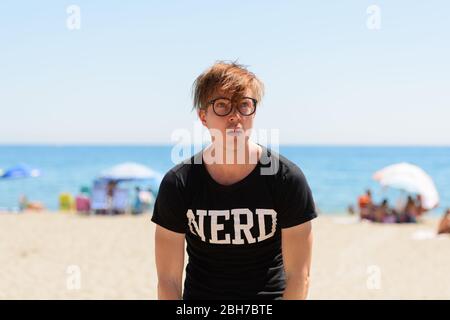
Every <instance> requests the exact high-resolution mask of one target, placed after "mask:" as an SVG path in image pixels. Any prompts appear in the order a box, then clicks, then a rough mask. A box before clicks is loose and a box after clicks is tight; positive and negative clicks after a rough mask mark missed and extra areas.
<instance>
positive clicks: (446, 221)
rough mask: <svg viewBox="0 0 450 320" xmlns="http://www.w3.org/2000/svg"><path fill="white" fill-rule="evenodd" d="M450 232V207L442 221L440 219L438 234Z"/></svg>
mask: <svg viewBox="0 0 450 320" xmlns="http://www.w3.org/2000/svg"><path fill="white" fill-rule="evenodd" d="M442 233H450V209H447V211H445V213H444V216H443V217H442V219H441V221H439V226H438V234H442Z"/></svg>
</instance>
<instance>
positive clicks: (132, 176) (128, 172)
mask: <svg viewBox="0 0 450 320" xmlns="http://www.w3.org/2000/svg"><path fill="white" fill-rule="evenodd" d="M99 178H100V179H103V180H112V181H117V182H121V181H134V180H152V181H155V182H158V183H159V182H161V180H162V176H161V174H160V173H158V172H156V171H154V170H152V169H150V168H149V167H146V166H144V165H142V164H139V163H134V162H125V163H121V164H118V165H116V166H114V167H111V168H109V169H106V170H104V171H102V172H101V173H100V176H99Z"/></svg>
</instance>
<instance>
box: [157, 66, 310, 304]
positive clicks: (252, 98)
mask: <svg viewBox="0 0 450 320" xmlns="http://www.w3.org/2000/svg"><path fill="white" fill-rule="evenodd" d="M262 95H263V84H262V82H261V81H260V80H259V79H258V78H257V77H256V76H255V75H254V74H253V73H251V72H250V71H248V70H247V69H246V67H244V66H242V65H239V64H237V63H234V62H231V63H228V62H217V63H215V64H214V65H213V66H211V67H210V68H209V69H207V70H206V71H205V72H203V73H202V74H201V75H200V76H199V77H198V78H197V79H196V81H195V82H194V86H193V96H194V108H195V110H196V112H197V115H198V118H199V119H200V121H201V123H202V124H203V125H204V126H205V127H206V128H208V130H209V133H210V134H211V144H210V145H209V146H207V147H206V148H204V149H203V150H201V151H200V152H198V153H197V154H195V155H194V156H192V157H190V158H189V159H186V160H185V161H183V162H182V163H180V164H178V165H176V166H175V167H173V168H172V169H171V170H169V171H168V172H167V173H166V174H165V176H164V178H163V180H162V182H161V185H160V188H159V192H158V195H157V198H156V203H155V206H154V211H153V216H152V221H153V222H154V223H156V224H157V225H156V231H155V258H156V267H157V274H158V298H159V299H185V300H193V299H194V300H198V299H305V298H306V297H307V293H308V286H309V274H310V264H311V251H312V225H311V220H312V219H314V218H315V217H316V216H317V213H316V209H315V205H314V201H313V197H312V193H311V190H310V187H309V186H308V183H307V180H306V178H305V176H304V174H303V173H302V171H301V170H300V168H299V167H298V166H297V165H295V164H294V163H293V162H291V161H289V160H288V159H286V158H285V157H283V156H282V155H280V154H278V153H276V152H273V151H272V150H271V149H270V148H268V147H265V146H262V145H259V144H257V143H255V142H253V141H251V140H250V139H249V137H250V132H251V129H252V127H253V121H254V119H255V115H256V111H257V107H258V105H259V103H260V102H261V97H262ZM185 241H186V243H187V253H188V256H189V260H188V264H187V267H186V270H185V272H186V279H185V281H184V286H183V285H182V275H183V270H184V255H185Z"/></svg>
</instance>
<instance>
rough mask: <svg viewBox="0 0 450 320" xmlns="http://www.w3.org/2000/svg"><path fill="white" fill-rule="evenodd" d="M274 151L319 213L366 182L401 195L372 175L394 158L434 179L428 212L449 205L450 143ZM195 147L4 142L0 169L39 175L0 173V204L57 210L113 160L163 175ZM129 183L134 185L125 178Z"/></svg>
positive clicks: (378, 196) (347, 200)
mask: <svg viewBox="0 0 450 320" xmlns="http://www.w3.org/2000/svg"><path fill="white" fill-rule="evenodd" d="M278 151H279V153H280V154H282V155H283V156H285V157H287V158H288V159H289V160H291V161H292V162H294V163H295V164H297V165H298V166H299V167H300V168H301V169H302V171H303V172H304V174H305V175H306V178H307V180H308V182H309V185H310V187H311V190H312V192H313V196H314V200H315V202H316V205H317V207H318V209H319V211H320V213H322V214H344V213H346V211H347V208H348V206H349V205H352V204H353V205H355V204H356V199H357V197H358V196H359V195H360V194H362V193H363V192H364V191H365V190H366V189H367V188H370V189H371V190H372V193H373V196H374V200H375V201H376V202H377V201H381V200H382V199H384V198H387V199H388V200H389V202H390V203H392V204H393V203H395V201H396V200H397V199H398V198H399V197H404V196H405V193H404V192H402V191H399V190H394V189H385V188H382V187H381V186H379V185H378V183H377V182H376V181H374V180H373V178H372V176H373V174H374V172H376V171H377V170H379V169H381V168H383V167H385V166H387V165H391V164H394V163H399V162H409V163H412V164H415V165H418V166H420V167H421V168H422V169H423V170H425V172H427V173H428V174H429V175H430V176H431V178H432V179H433V181H434V183H435V185H436V188H437V190H438V192H439V195H440V205H439V207H438V208H436V209H434V210H433V211H431V213H430V214H431V215H441V214H442V212H443V211H444V210H445V208H447V207H449V208H450V147H413V146H387V147H386V146H385V147H383V146H376V147H374V146H297V145H282V146H279V147H278ZM194 152H195V150H194V147H192V148H190V151H189V152H185V153H181V154H180V152H178V153H177V156H176V157H177V160H176V161H173V160H172V159H173V154H174V147H173V146H172V145H143V146H134V145H133V146H111V145H103V146H93V145H83V146H81V145H77V146H76V145H62V146H61V145H58V146H57V145H3V146H0V169H3V170H5V169H7V168H9V167H11V166H14V165H17V164H19V163H24V164H26V165H28V166H30V167H32V168H36V169H39V170H40V171H41V175H40V176H39V177H35V178H23V179H0V209H2V210H14V209H17V207H18V199H19V197H20V195H26V197H27V198H28V199H29V200H31V201H39V202H42V203H43V204H44V205H45V206H46V207H47V208H48V209H50V210H57V209H58V198H59V195H60V194H61V193H63V192H68V193H71V194H73V195H76V194H77V193H78V192H79V191H80V188H81V187H83V186H87V187H91V186H92V183H93V181H94V180H95V179H96V178H97V177H98V176H99V174H100V173H101V172H102V171H104V170H105V169H108V168H110V167H112V166H114V165H117V164H120V163H123V162H136V163H140V164H143V165H145V166H148V167H150V168H151V169H153V170H155V171H157V172H159V173H161V174H162V175H164V174H165V173H166V172H167V171H168V170H169V169H170V168H171V167H173V166H175V165H176V162H177V161H178V160H179V159H180V158H183V156H185V157H186V158H187V157H188V156H190V155H191V154H193V153H194ZM131 184H133V182H132V183H131ZM135 184H136V185H139V184H141V183H135ZM128 186H129V187H134V185H130V183H128ZM144 187H145V186H144Z"/></svg>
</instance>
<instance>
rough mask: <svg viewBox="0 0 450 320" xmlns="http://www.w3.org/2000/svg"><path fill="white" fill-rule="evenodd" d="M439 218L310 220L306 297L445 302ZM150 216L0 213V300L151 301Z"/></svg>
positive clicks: (445, 246)
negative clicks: (412, 221)
mask: <svg viewBox="0 0 450 320" xmlns="http://www.w3.org/2000/svg"><path fill="white" fill-rule="evenodd" d="M437 223H438V221H437V220H436V219H427V220H426V221H424V223H421V224H416V225H375V224H370V223H356V222H354V221H352V220H351V219H349V218H345V217H338V216H325V215H322V216H320V217H319V218H317V219H315V220H314V224H313V230H314V249H313V262H312V273H311V286H310V291H309V299H449V298H450V254H449V252H450V235H444V236H439V237H437V236H434V234H433V232H434V231H435V230H436V227H437ZM153 237H154V225H153V223H151V222H150V216H149V215H145V216H139V217H134V216H115V217H109V216H89V217H86V216H79V215H75V214H69V213H49V212H46V213H24V214H11V213H0V299H156V279H157V278H156V270H155V263H154V242H153Z"/></svg>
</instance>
